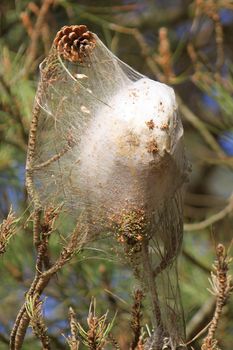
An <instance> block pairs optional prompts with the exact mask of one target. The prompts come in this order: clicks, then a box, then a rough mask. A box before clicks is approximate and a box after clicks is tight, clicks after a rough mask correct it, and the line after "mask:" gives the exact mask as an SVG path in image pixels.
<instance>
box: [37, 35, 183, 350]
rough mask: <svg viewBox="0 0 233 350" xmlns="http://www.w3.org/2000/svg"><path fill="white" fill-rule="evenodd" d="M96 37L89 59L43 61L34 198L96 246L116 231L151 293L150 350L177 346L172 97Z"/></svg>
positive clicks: (179, 168)
mask: <svg viewBox="0 0 233 350" xmlns="http://www.w3.org/2000/svg"><path fill="white" fill-rule="evenodd" d="M94 37H95V40H96V45H95V48H94V49H93V50H92V51H91V53H90V55H89V56H88V57H87V58H86V59H85V61H84V62H83V63H71V62H68V61H66V60H64V59H62V58H61V57H60V56H59V55H58V54H57V53H56V49H55V48H52V50H51V53H50V55H49V57H48V58H47V59H46V60H45V61H44V62H43V63H42V64H41V67H40V69H41V81H40V84H39V89H38V93H37V96H36V103H38V105H39V107H40V115H39V119H38V127H37V134H36V148H35V155H34V157H33V160H32V162H31V173H32V180H33V188H34V192H35V194H36V197H37V198H38V201H39V202H40V204H41V205H42V206H51V205H52V206H59V205H61V204H62V205H63V209H64V210H65V211H66V212H67V213H69V214H70V215H71V216H72V217H73V218H78V217H79V216H80V215H82V218H83V221H85V224H86V226H87V228H88V232H89V233H88V237H89V240H94V239H96V238H98V237H101V236H102V235H105V234H108V235H110V236H111V235H112V237H113V242H114V239H115V238H114V237H116V235H117V237H118V241H120V242H121V243H119V244H123V245H124V244H125V246H126V250H125V251H126V255H128V256H127V258H128V261H130V264H131V267H132V268H133V270H134V272H135V274H136V275H137V277H138V278H139V279H140V280H141V282H142V284H143V286H144V288H145V290H146V291H147V292H148V293H149V294H150V295H151V300H152V303H151V305H152V323H153V326H154V327H155V332H154V336H153V337H151V339H150V342H149V343H148V345H147V346H148V349H157V348H159V345H158V344H159V343H160V345H161V342H162V345H163V346H165V345H166V343H167V344H168V346H170V348H171V349H176V346H177V345H178V344H179V343H180V342H181V340H182V337H183V330H182V310H181V308H180V298H179V288H178V283H177V274H176V257H177V254H178V252H179V249H180V244H181V241H182V196H181V191H182V185H183V182H184V179H185V173H186V160H185V155H184V149H183V128H182V124H181V120H180V117H179V114H178V112H177V105H176V101H175V95H174V91H173V89H171V88H170V87H168V86H166V85H165V84H161V83H158V82H156V81H153V80H150V79H148V78H147V77H145V76H142V75H141V74H139V73H137V72H135V71H134V70H133V69H131V68H130V67H129V66H127V65H126V64H124V63H123V62H121V61H120V60H119V59H118V58H117V57H115V56H114V55H113V54H112V53H111V52H110V51H109V50H108V49H107V48H106V47H105V46H104V45H103V43H102V42H101V41H100V40H99V39H98V37H97V36H96V35H94ZM116 232H117V233H116ZM113 244H116V241H115V242H114V243H113ZM135 247H136V249H135ZM168 348H169V347H168Z"/></svg>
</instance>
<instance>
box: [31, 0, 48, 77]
mask: <svg viewBox="0 0 233 350" xmlns="http://www.w3.org/2000/svg"><path fill="white" fill-rule="evenodd" d="M53 3H54V0H42V5H41V7H40V9H39V12H38V15H37V20H36V23H35V25H34V27H33V31H32V32H31V42H30V45H29V47H28V52H27V59H26V62H25V71H26V72H28V70H29V69H30V67H31V65H32V63H33V62H34V61H35V58H36V55H37V49H38V39H39V37H40V35H41V30H42V28H43V24H44V22H45V17H46V15H47V13H48V11H49V9H50V7H51V6H52V5H53Z"/></svg>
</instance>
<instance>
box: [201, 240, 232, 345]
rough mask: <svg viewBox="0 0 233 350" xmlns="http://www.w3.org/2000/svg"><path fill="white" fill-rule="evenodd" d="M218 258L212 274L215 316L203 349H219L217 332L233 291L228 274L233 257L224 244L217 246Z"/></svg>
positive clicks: (211, 282)
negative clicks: (229, 254)
mask: <svg viewBox="0 0 233 350" xmlns="http://www.w3.org/2000/svg"><path fill="white" fill-rule="evenodd" d="M216 254H217V260H216V262H215V264H214V272H213V273H212V275H211V280H210V284H211V287H212V289H211V290H210V292H211V294H213V295H214V296H215V300H216V305H215V311H214V315H213V318H212V320H211V322H210V326H209V329H208V334H207V336H206V338H205V339H204V341H203V344H202V347H201V350H218V349H219V348H218V341H217V340H216V339H215V333H216V330H217V327H218V324H219V321H220V318H221V316H222V312H223V307H224V305H225V304H226V302H227V300H228V298H229V296H230V294H231V293H232V291H233V286H232V283H231V276H230V275H229V274H228V270H229V264H230V262H231V259H230V258H229V257H228V256H227V253H226V250H225V247H224V246H223V245H222V244H219V245H218V246H217V251H216Z"/></svg>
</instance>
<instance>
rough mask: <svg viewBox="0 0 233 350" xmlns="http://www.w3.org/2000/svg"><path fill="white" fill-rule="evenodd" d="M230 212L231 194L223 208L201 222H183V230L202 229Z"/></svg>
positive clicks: (231, 204)
mask: <svg viewBox="0 0 233 350" xmlns="http://www.w3.org/2000/svg"><path fill="white" fill-rule="evenodd" d="M232 212H233V195H231V197H230V199H229V203H228V204H227V206H226V207H225V208H224V209H222V210H221V211H220V212H218V213H217V214H214V215H212V216H211V217H209V218H208V219H205V220H203V221H201V222H197V223H194V224H184V230H185V231H199V230H204V229H205V228H207V227H209V226H211V225H213V224H214V223H216V222H218V221H220V220H222V219H224V218H225V217H226V216H227V215H229V214H231V213H232Z"/></svg>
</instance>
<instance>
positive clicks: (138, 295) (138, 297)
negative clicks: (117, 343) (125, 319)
mask: <svg viewBox="0 0 233 350" xmlns="http://www.w3.org/2000/svg"><path fill="white" fill-rule="evenodd" d="M142 298H143V293H142V291H141V290H140V289H138V290H136V292H135V293H134V304H133V307H132V320H131V328H132V330H133V334H134V339H133V341H132V343H131V346H130V349H131V350H136V349H138V346H139V343H141V345H143V344H142V343H143V340H142V337H141V336H142V334H141V329H142V325H141V321H142V311H141V309H142Z"/></svg>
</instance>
